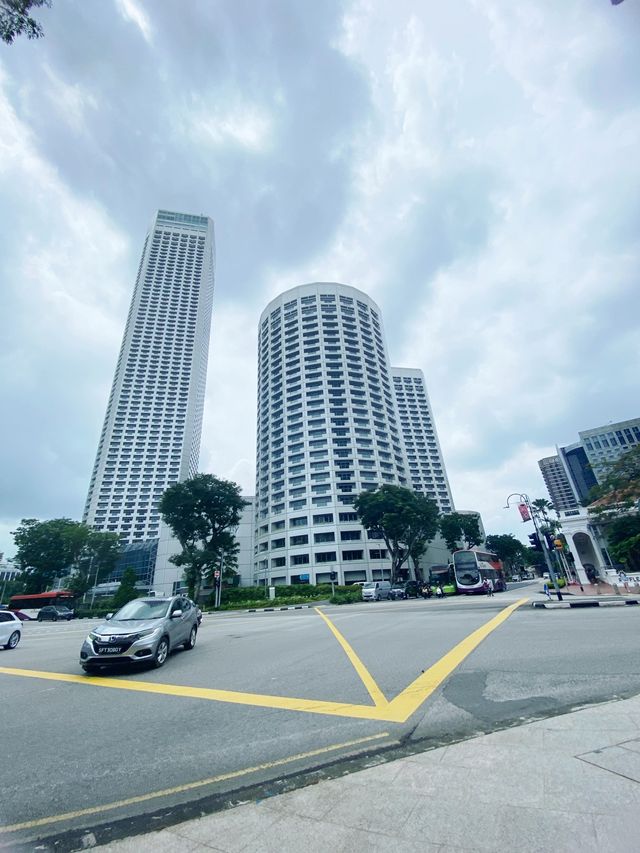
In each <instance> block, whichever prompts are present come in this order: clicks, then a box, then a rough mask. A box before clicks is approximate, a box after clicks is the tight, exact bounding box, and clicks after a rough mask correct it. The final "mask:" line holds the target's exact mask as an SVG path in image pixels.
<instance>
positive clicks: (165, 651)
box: [153, 637, 169, 669]
mask: <svg viewBox="0 0 640 853" xmlns="http://www.w3.org/2000/svg"><path fill="white" fill-rule="evenodd" d="M168 657H169V640H168V639H167V638H166V637H163V638H162V639H161V640H160V642H159V643H158V648H157V649H156V653H155V655H154V656H153V665H154V666H155V668H156V669H159V668H160V667H161V666H162V665H163V664H164V662H165V661H166V659H167V658H168Z"/></svg>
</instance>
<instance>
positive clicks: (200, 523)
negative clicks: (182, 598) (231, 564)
mask: <svg viewBox="0 0 640 853" xmlns="http://www.w3.org/2000/svg"><path fill="white" fill-rule="evenodd" d="M245 506H247V501H245V500H244V498H243V497H242V496H241V495H240V487H239V486H238V485H236V483H232V482H230V481H229V480H222V479H220V478H218V477H215V476H214V475H213V474H198V475H196V476H195V477H192V478H191V479H189V480H183V481H182V482H181V483H175V485H173V486H170V487H169V488H168V489H167V490H166V491H165V493H164V494H163V495H162V497H161V499H160V503H159V509H160V514H161V515H162V518H163V520H164V521H165V522H166V523H167V524H168V525H169V527H170V528H171V530H172V532H173V535H174V536H175V537H176V539H177V540H178V542H179V543H180V546H181V548H182V552H181V553H180V554H178V555H177V556H175V557H172V558H171V561H172V562H173V563H174V564H175V565H176V566H182V567H183V568H184V577H185V581H186V583H187V587H188V589H189V595H190V596H191V597H192V598H193V599H194V600H196V599H197V596H198V594H199V592H200V587H201V585H202V582H203V580H204V579H206V578H210V577H211V576H212V574H213V572H214V571H215V570H216V569H217V568H218V567H219V565H220V559H221V556H222V554H223V552H224V554H225V555H226V554H229V561H232V559H233V554H236V553H237V551H234V542H235V536H234V533H235V530H236V528H237V526H238V524H239V523H240V517H241V515H242V510H243V509H244V507H245ZM236 559H237V558H236ZM226 562H227V561H226V559H225V564H226Z"/></svg>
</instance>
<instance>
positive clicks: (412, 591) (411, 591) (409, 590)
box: [404, 581, 420, 598]
mask: <svg viewBox="0 0 640 853" xmlns="http://www.w3.org/2000/svg"><path fill="white" fill-rule="evenodd" d="M404 593H405V595H406V596H407V598H418V596H419V595H420V585H419V584H418V582H417V581H407V582H406V583H405V585H404Z"/></svg>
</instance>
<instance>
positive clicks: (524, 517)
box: [518, 504, 531, 521]
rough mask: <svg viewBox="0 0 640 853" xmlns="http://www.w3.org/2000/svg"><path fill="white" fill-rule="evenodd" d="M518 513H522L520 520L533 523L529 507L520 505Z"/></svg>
mask: <svg viewBox="0 0 640 853" xmlns="http://www.w3.org/2000/svg"><path fill="white" fill-rule="evenodd" d="M518 512H519V513H520V518H521V519H522V520H523V521H531V514H530V512H529V507H528V506H527V505H526V504H518Z"/></svg>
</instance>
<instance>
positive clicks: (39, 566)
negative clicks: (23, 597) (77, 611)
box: [12, 518, 91, 593]
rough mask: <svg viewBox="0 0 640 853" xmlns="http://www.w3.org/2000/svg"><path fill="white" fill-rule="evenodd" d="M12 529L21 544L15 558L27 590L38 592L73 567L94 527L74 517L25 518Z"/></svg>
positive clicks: (63, 575)
mask: <svg viewBox="0 0 640 853" xmlns="http://www.w3.org/2000/svg"><path fill="white" fill-rule="evenodd" d="M12 533H13V538H14V541H15V544H16V548H17V551H16V555H15V562H16V564H17V565H18V566H19V567H20V568H21V569H22V571H23V575H22V577H23V579H24V582H25V592H27V593H34V592H43V591H44V590H45V589H46V588H47V586H50V585H52V584H53V583H54V581H56V580H57V579H58V578H61V577H65V576H66V575H68V574H70V573H71V572H72V571H73V567H74V566H75V564H76V563H77V560H78V558H79V556H80V554H81V553H82V551H83V549H84V547H85V546H86V542H87V539H88V538H89V535H90V533H91V530H90V528H88V527H87V526H86V525H85V524H80V522H78V521H72V520H71V519H70V518H53V519H51V520H50V521H39V520H38V519H36V518H23V519H22V521H21V522H20V525H19V527H18V529H17V530H14V531H12Z"/></svg>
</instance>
